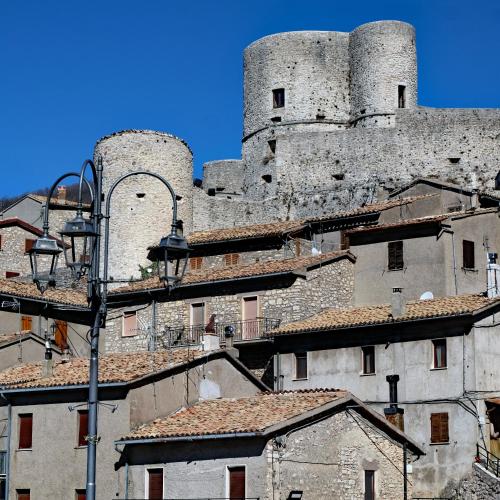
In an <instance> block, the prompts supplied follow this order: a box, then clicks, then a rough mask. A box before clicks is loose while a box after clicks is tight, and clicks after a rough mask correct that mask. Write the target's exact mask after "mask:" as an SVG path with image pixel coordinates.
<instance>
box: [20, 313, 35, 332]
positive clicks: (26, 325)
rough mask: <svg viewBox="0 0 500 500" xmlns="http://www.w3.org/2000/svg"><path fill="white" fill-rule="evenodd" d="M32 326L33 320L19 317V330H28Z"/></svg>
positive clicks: (28, 317) (29, 317) (27, 317)
mask: <svg viewBox="0 0 500 500" xmlns="http://www.w3.org/2000/svg"><path fill="white" fill-rule="evenodd" d="M32 325H33V318H32V317H31V316H21V330H30V331H31V327H32Z"/></svg>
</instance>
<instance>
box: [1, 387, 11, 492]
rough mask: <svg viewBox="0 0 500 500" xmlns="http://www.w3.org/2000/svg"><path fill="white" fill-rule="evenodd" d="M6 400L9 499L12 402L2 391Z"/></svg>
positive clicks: (6, 472)
mask: <svg viewBox="0 0 500 500" xmlns="http://www.w3.org/2000/svg"><path fill="white" fill-rule="evenodd" d="M0 396H2V398H3V399H5V401H7V403H8V404H7V450H6V451H7V453H6V455H5V500H9V487H10V480H9V476H10V440H11V439H10V438H11V434H12V403H11V402H10V401H9V400H8V399H7V398H6V397H5V396H4V394H3V392H2V393H0Z"/></svg>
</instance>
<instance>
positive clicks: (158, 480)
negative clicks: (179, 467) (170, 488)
mask: <svg viewBox="0 0 500 500" xmlns="http://www.w3.org/2000/svg"><path fill="white" fill-rule="evenodd" d="M148 500H163V469H148Z"/></svg>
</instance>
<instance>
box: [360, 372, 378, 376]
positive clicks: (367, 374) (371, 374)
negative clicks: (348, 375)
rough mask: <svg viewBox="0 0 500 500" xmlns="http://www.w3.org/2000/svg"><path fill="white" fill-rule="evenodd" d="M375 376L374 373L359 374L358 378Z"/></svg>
mask: <svg viewBox="0 0 500 500" xmlns="http://www.w3.org/2000/svg"><path fill="white" fill-rule="evenodd" d="M375 375H377V373H376V372H374V373H360V374H359V376H360V377H374V376H375Z"/></svg>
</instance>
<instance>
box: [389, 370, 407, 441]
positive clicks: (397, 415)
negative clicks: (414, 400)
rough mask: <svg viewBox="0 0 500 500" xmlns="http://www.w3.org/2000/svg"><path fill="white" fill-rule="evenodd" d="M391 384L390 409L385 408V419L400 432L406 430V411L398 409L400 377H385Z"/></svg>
mask: <svg viewBox="0 0 500 500" xmlns="http://www.w3.org/2000/svg"><path fill="white" fill-rule="evenodd" d="M385 379H386V380H387V382H388V383H389V408H384V415H385V418H386V419H387V420H388V421H389V422H390V423H391V424H393V425H395V426H396V427H397V428H398V429H399V430H401V431H403V432H404V430H405V421H404V412H405V411H404V410H403V408H398V382H399V375H387V377H385Z"/></svg>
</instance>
